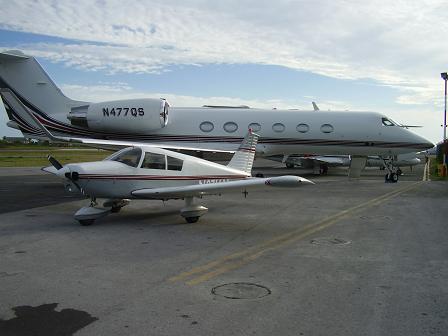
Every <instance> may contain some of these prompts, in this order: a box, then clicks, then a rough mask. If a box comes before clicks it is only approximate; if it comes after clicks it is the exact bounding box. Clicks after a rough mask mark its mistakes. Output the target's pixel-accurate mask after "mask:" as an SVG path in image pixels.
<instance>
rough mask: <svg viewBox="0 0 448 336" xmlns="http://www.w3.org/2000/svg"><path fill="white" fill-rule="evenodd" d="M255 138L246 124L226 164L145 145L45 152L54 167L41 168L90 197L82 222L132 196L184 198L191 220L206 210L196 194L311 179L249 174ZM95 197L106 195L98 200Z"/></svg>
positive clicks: (81, 214)
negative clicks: (72, 159) (80, 156)
mask: <svg viewBox="0 0 448 336" xmlns="http://www.w3.org/2000/svg"><path fill="white" fill-rule="evenodd" d="M35 120H36V122H38V123H39V121H38V120H37V118H35ZM39 125H40V127H41V129H42V130H43V131H44V132H45V133H46V134H47V135H48V137H49V138H50V139H52V138H54V137H53V135H52V134H51V133H50V132H49V131H48V130H47V129H46V128H45V126H43V125H42V124H41V123H39ZM257 141H258V135H257V134H255V133H253V132H252V131H251V130H249V131H248V133H247V135H246V137H245V138H244V140H243V142H242V143H241V145H240V146H239V148H238V150H237V151H236V152H235V154H234V155H233V157H232V159H231V160H230V162H229V163H228V165H227V166H224V165H221V164H218V163H214V162H210V161H206V160H202V159H198V158H196V157H193V156H190V155H185V154H181V153H177V152H173V151H170V150H166V149H162V148H158V147H156V146H149V145H148V146H133V147H127V148H124V149H122V150H120V151H118V152H116V153H114V154H112V155H111V156H109V157H107V158H106V159H104V160H103V161H97V162H85V163H70V164H67V165H65V166H63V165H62V164H60V163H59V162H58V161H57V160H56V159H55V158H53V157H51V156H49V161H50V162H51V164H52V167H51V166H50V167H46V168H43V170H44V171H46V172H50V173H53V174H55V175H57V176H58V177H60V178H62V179H64V181H65V187H66V190H67V191H69V192H81V193H82V194H84V195H86V196H89V197H90V198H91V203H90V205H89V206H86V207H83V208H81V209H79V210H78V211H77V212H76V213H75V216H74V217H75V219H76V220H78V221H79V222H80V224H81V225H90V224H92V223H93V222H94V221H95V219H98V218H101V217H103V216H106V215H107V214H109V213H111V212H118V211H120V209H121V208H122V207H123V206H125V205H127V204H129V200H130V199H151V200H163V201H166V200H169V199H184V200H185V207H184V208H182V209H181V210H180V214H181V216H182V217H184V218H185V220H186V221H187V222H188V223H195V222H197V221H198V219H199V217H201V216H202V215H204V214H205V213H206V212H207V211H208V209H207V208H206V207H204V206H202V205H199V204H195V203H194V198H195V197H196V198H202V196H204V195H220V194H222V193H228V192H241V193H242V194H244V195H245V196H247V190H249V189H263V188H269V187H298V186H301V185H305V184H313V182H311V181H309V180H307V179H305V178H302V177H298V176H278V177H271V178H258V177H252V176H251V170H252V165H253V161H254V158H255V148H256V146H257ZM97 198H104V199H105V201H104V202H103V203H102V205H99V204H98V202H97Z"/></svg>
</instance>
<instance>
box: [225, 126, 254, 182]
mask: <svg viewBox="0 0 448 336" xmlns="http://www.w3.org/2000/svg"><path fill="white" fill-rule="evenodd" d="M258 138H259V135H258V134H255V133H254V132H252V130H250V129H249V132H248V133H247V135H246V137H245V138H244V140H243V142H242V143H241V145H240V147H239V148H238V150H237V151H236V152H235V154H234V155H233V157H232V160H230V162H229V164H228V165H227V167H229V168H233V169H238V170H241V171H244V172H246V173H247V174H248V175H250V173H251V171H252V165H253V163H254V158H255V150H256V148H257V142H258Z"/></svg>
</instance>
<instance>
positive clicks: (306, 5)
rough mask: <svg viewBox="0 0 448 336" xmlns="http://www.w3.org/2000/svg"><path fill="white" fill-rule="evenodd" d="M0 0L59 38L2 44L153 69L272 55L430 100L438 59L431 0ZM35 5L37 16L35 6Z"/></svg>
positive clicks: (7, 16)
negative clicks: (28, 42) (61, 39)
mask: <svg viewBox="0 0 448 336" xmlns="http://www.w3.org/2000/svg"><path fill="white" fill-rule="evenodd" d="M123 6H124V5H123V2H122V1H121V0H108V1H97V2H96V4H95V5H92V2H91V1H87V0H80V1H76V2H72V1H31V0H23V1H3V3H2V16H1V17H0V27H1V28H4V29H10V30H16V31H24V32H32V33H37V34H44V35H51V36H57V37H61V38H65V39H67V40H68V41H67V42H66V43H38V44H24V45H19V46H11V47H16V48H20V49H22V50H24V51H26V52H28V53H30V54H34V55H37V56H40V57H45V58H48V59H50V60H52V61H55V62H63V63H65V64H67V65H68V66H72V67H76V68H81V69H85V70H91V71H105V72H108V73H117V72H124V73H159V72H163V71H167V69H169V67H170V66H171V65H174V64H176V65H177V64H196V65H201V64H214V63H226V64H232V63H239V64H245V63H252V64H272V65H280V66H284V67H288V68H291V69H296V70H302V71H309V72H313V73H316V74H320V75H324V76H328V77H333V78H340V79H349V80H356V79H365V78H368V79H373V80H374V81H376V82H377V83H378V84H379V85H387V86H390V87H393V88H395V89H399V90H400V92H402V95H400V97H398V98H397V100H396V102H397V103H399V104H433V103H434V101H436V102H437V101H438V100H437V96H438V95H439V93H438V92H439V90H440V88H439V87H438V81H440V79H439V78H438V76H439V73H440V70H441V69H442V70H443V69H444V67H445V66H446V65H445V64H446V59H445V58H446V55H447V54H448V45H446V44H445V43H443V41H444V40H445V32H446V31H448V21H447V20H446V19H445V17H444V13H446V12H447V10H448V4H447V3H446V1H441V0H420V1H416V0H397V1H394V2H392V3H391V2H390V1H386V0H376V1H369V2H353V1H348V0H339V1H331V2H329V1H324V0H316V1H287V0H278V1H275V2H271V1H241V0H238V1H237V0H228V1H225V2H212V1H203V0H190V1H188V0H186V1H179V0H166V1H149V2H148V1H143V0H141V1H139V0H134V1H130V2H127V3H126V8H124V7H123ZM33 13H39V18H41V19H39V18H36V17H35V14H33Z"/></svg>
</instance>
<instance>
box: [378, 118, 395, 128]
mask: <svg viewBox="0 0 448 336" xmlns="http://www.w3.org/2000/svg"><path fill="white" fill-rule="evenodd" d="M381 121H382V123H383V125H384V126H397V123H396V122H394V121H393V120H392V119H388V118H384V117H383V118H381Z"/></svg>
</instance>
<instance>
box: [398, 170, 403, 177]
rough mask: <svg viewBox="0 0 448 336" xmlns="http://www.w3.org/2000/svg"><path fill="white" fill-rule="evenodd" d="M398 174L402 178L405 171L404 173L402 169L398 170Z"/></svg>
mask: <svg viewBox="0 0 448 336" xmlns="http://www.w3.org/2000/svg"><path fill="white" fill-rule="evenodd" d="M397 174H398V175H399V176H401V175H403V171H402V170H401V169H400V168H398V170H397Z"/></svg>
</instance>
